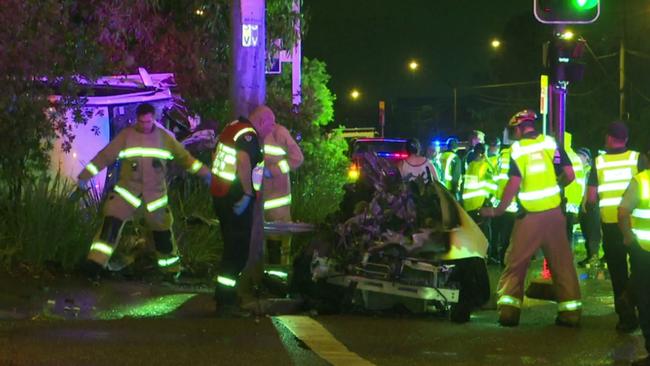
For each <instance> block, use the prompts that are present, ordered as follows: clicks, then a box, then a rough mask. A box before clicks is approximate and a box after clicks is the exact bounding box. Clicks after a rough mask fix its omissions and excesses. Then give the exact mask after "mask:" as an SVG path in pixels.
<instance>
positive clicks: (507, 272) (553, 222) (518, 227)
mask: <svg viewBox="0 0 650 366" xmlns="http://www.w3.org/2000/svg"><path fill="white" fill-rule="evenodd" d="M565 227H566V221H565V217H564V214H563V213H562V211H561V209H560V208H559V207H558V208H555V209H552V210H547V211H542V212H534V213H527V214H526V215H525V216H523V217H521V218H517V219H516V220H515V224H514V228H513V231H512V236H511V239H510V246H509V247H508V250H507V251H506V255H505V262H506V267H505V269H504V271H503V273H502V274H501V279H500V280H499V286H498V294H499V296H500V298H499V302H498V303H499V305H500V306H502V305H508V306H510V307H513V308H520V307H521V303H522V300H523V297H524V281H525V278H526V273H527V272H528V267H529V266H530V261H531V257H532V256H533V254H535V252H536V251H537V250H538V249H540V248H541V249H542V251H543V252H544V256H545V257H546V259H547V261H548V265H549V268H550V270H551V274H552V277H553V288H554V291H555V295H556V297H557V299H558V312H559V315H561V314H562V313H567V314H566V315H569V316H573V317H578V318H579V314H580V308H581V307H582V304H581V302H580V287H579V284H578V276H577V273H576V269H575V267H574V265H573V254H572V253H571V248H570V246H569V241H568V239H567V236H566V231H565V230H564V228H565ZM568 313H574V314H568Z"/></svg>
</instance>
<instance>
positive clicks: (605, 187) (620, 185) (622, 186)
mask: <svg viewBox="0 0 650 366" xmlns="http://www.w3.org/2000/svg"><path fill="white" fill-rule="evenodd" d="M628 185H630V183H629V182H617V183H605V184H601V185H599V186H598V193H603V192H615V191H621V192H622V191H625V190H626V189H627V186H628Z"/></svg>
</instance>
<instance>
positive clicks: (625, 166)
mask: <svg viewBox="0 0 650 366" xmlns="http://www.w3.org/2000/svg"><path fill="white" fill-rule="evenodd" d="M627 139H628V129H627V126H625V124H624V123H623V122H619V121H617V122H613V123H611V124H610V125H609V128H608V129H607V136H606V137H605V151H606V153H605V154H603V155H600V156H598V157H597V158H596V159H595V164H594V171H592V173H591V175H590V177H589V193H588V194H589V196H588V202H589V204H590V205H595V204H596V203H598V206H599V207H600V219H601V221H602V230H603V251H604V252H605V260H606V261H607V269H608V270H609V274H610V278H611V279H612V288H613V290H614V301H615V302H614V304H615V310H616V313H617V314H618V323H617V324H616V329H617V330H619V331H621V332H632V331H634V330H635V329H636V328H637V327H638V320H637V317H636V313H635V309H634V304H633V301H632V298H631V296H630V295H631V294H630V293H629V292H630V290H629V289H628V279H629V272H628V266H627V258H628V255H629V249H628V247H627V246H625V245H624V244H623V233H621V230H620V229H619V227H618V206H619V204H620V203H621V199H622V197H623V193H624V192H625V190H626V189H627V186H628V185H629V184H630V181H631V180H632V178H633V177H634V176H635V175H636V174H637V173H638V172H641V171H643V170H644V169H645V168H646V161H647V160H646V159H645V157H644V156H643V155H641V154H639V153H638V152H637V151H633V150H628V148H627Z"/></svg>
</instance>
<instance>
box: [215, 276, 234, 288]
mask: <svg viewBox="0 0 650 366" xmlns="http://www.w3.org/2000/svg"><path fill="white" fill-rule="evenodd" d="M217 283H219V284H221V285H224V286H227V287H235V286H236V285H237V281H236V280H233V279H232V278H228V277H224V276H217Z"/></svg>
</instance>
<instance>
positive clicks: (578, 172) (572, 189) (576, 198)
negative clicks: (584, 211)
mask: <svg viewBox="0 0 650 366" xmlns="http://www.w3.org/2000/svg"><path fill="white" fill-rule="evenodd" d="M566 153H567V155H568V156H569V160H571V165H572V166H573V172H574V173H575V176H576V177H575V180H574V181H573V182H571V183H570V184H569V185H568V186H566V187H564V196H565V197H566V200H567V202H566V212H568V213H574V214H578V213H580V205H581V204H582V199H583V198H584V196H585V192H586V188H587V182H586V175H585V169H584V165H583V164H582V160H581V159H580V157H579V156H578V154H576V153H575V151H573V150H572V149H567V150H566Z"/></svg>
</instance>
